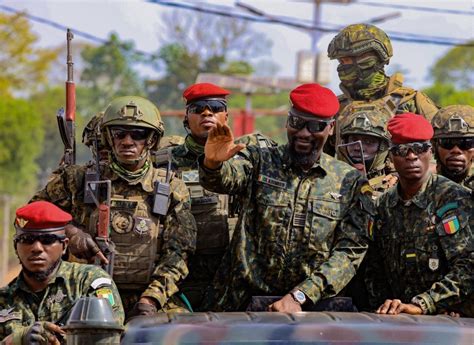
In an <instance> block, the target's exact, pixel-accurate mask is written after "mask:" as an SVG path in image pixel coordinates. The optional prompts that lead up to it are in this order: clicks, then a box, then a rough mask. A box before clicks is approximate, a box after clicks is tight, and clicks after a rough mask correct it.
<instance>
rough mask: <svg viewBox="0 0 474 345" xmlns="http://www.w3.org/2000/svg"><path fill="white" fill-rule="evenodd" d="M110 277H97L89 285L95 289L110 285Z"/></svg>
mask: <svg viewBox="0 0 474 345" xmlns="http://www.w3.org/2000/svg"><path fill="white" fill-rule="evenodd" d="M111 285H112V279H110V278H97V279H95V280H94V281H93V282H92V283H91V287H92V288H93V289H94V290H95V289H97V288H98V287H101V286H111Z"/></svg>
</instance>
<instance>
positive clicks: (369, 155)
mask: <svg viewBox="0 0 474 345" xmlns="http://www.w3.org/2000/svg"><path fill="white" fill-rule="evenodd" d="M391 118H392V113H391V112H390V111H389V110H388V109H387V108H386V107H385V105H384V104H383V103H381V102H357V101H355V102H353V103H351V104H350V105H349V106H347V107H346V108H345V109H344V111H343V112H342V113H341V116H340V118H339V120H338V124H339V128H340V131H341V144H340V145H338V152H337V154H338V159H340V160H342V161H345V162H346V163H349V164H350V165H352V166H353V167H355V168H356V169H358V170H359V171H360V172H361V173H363V174H364V175H366V176H367V179H368V180H369V184H370V186H371V187H372V189H373V190H374V191H373V193H374V194H373V196H374V197H377V196H379V195H380V194H381V193H382V192H383V191H384V190H385V189H387V188H389V187H390V186H391V185H392V184H393V183H394V182H395V181H396V177H395V176H394V175H393V174H391V172H392V171H391V170H392V169H391V167H390V164H389V160H388V148H389V141H390V138H389V135H388V132H387V123H388V121H389V120H390V119H391Z"/></svg>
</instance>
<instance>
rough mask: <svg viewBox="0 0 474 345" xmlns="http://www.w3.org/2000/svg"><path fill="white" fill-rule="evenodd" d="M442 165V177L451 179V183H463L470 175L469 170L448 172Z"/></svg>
mask: <svg viewBox="0 0 474 345" xmlns="http://www.w3.org/2000/svg"><path fill="white" fill-rule="evenodd" d="M438 164H439V163H438ZM440 165H441V175H443V176H445V177H447V178H449V179H450V180H451V181H454V182H456V183H460V182H462V181H463V180H464V179H465V178H466V177H467V175H468V173H469V169H463V170H461V171H451V170H448V169H447V168H446V167H445V166H444V165H443V164H440Z"/></svg>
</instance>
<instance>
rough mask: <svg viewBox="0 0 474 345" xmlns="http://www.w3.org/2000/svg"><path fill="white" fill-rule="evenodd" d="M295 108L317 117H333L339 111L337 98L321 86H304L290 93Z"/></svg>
mask: <svg viewBox="0 0 474 345" xmlns="http://www.w3.org/2000/svg"><path fill="white" fill-rule="evenodd" d="M290 100H291V104H292V105H293V107H294V108H295V109H297V110H299V111H302V112H304V113H307V114H309V115H314V116H317V117H333V116H334V115H336V113H337V112H338V110H339V100H338V99H337V96H336V95H335V94H334V92H332V91H331V90H329V89H328V88H325V87H323V86H321V85H319V84H314V83H313V84H303V85H300V86H298V87H297V88H296V89H294V90H293V91H291V92H290Z"/></svg>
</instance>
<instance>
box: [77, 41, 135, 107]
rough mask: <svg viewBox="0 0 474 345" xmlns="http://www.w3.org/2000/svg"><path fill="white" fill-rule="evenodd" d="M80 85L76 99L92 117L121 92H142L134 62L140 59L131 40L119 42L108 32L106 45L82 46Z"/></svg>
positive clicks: (123, 93)
mask: <svg viewBox="0 0 474 345" xmlns="http://www.w3.org/2000/svg"><path fill="white" fill-rule="evenodd" d="M81 56H82V59H83V63H84V69H83V70H82V74H81V79H80V84H81V86H82V87H84V89H83V90H82V92H83V94H82V95H81V97H80V98H78V102H80V106H81V107H82V112H83V113H84V114H87V115H88V116H92V114H95V113H96V112H98V111H101V110H103V109H104V108H105V106H106V105H107V104H108V103H109V102H110V101H111V100H112V99H113V98H116V97H119V96H124V95H130V94H134V95H143V94H144V91H143V86H142V82H141V80H140V78H139V77H138V74H137V72H136V71H135V70H134V69H133V66H134V64H136V63H138V62H139V61H142V59H143V58H142V57H140V56H139V55H138V54H137V53H136V52H135V48H134V44H133V43H132V42H125V41H121V40H120V39H119V37H118V35H117V34H115V33H112V34H111V35H110V37H109V40H108V42H107V43H106V44H103V45H101V46H98V47H95V46H88V47H84V49H83V50H82V52H81Z"/></svg>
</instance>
